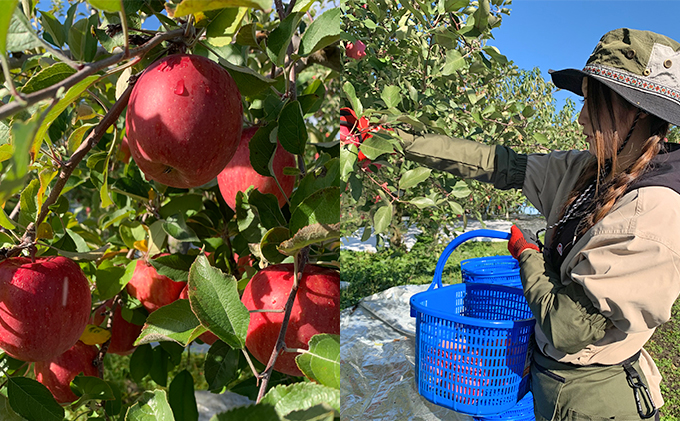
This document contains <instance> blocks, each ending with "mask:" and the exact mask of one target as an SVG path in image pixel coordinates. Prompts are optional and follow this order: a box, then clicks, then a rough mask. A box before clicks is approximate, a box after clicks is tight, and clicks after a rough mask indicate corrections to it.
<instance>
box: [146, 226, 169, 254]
mask: <svg viewBox="0 0 680 421" xmlns="http://www.w3.org/2000/svg"><path fill="white" fill-rule="evenodd" d="M163 225H164V221H156V222H154V223H153V224H151V226H150V227H149V256H155V255H157V254H159V253H160V252H161V250H163V244H164V243H165V239H166V238H167V237H168V235H167V234H166V232H165V229H164V227H163Z"/></svg>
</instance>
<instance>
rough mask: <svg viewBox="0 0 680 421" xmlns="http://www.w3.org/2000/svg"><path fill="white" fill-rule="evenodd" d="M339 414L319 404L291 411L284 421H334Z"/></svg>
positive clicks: (323, 404)
mask: <svg viewBox="0 0 680 421" xmlns="http://www.w3.org/2000/svg"><path fill="white" fill-rule="evenodd" d="M339 417H340V413H339V412H338V411H336V410H335V409H333V408H332V407H331V406H329V405H327V404H325V403H321V404H318V405H314V406H313V407H311V408H307V409H301V410H298V411H293V412H291V413H289V414H288V415H286V421H334V420H336V419H338V418H339Z"/></svg>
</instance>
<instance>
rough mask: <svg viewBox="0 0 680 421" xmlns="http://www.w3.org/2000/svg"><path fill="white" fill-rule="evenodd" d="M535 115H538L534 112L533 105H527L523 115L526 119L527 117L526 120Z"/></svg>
mask: <svg viewBox="0 0 680 421" xmlns="http://www.w3.org/2000/svg"><path fill="white" fill-rule="evenodd" d="M534 114H536V110H534V109H533V108H532V107H531V105H527V106H526V107H524V109H523V110H522V115H523V116H524V117H526V118H529V117H531V116H532V115H534Z"/></svg>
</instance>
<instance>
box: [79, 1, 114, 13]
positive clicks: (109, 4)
mask: <svg viewBox="0 0 680 421" xmlns="http://www.w3.org/2000/svg"><path fill="white" fill-rule="evenodd" d="M87 2H88V3H90V4H91V5H92V7H94V8H95V9H97V10H101V11H102V12H109V13H116V12H121V11H122V9H121V7H120V0H87Z"/></svg>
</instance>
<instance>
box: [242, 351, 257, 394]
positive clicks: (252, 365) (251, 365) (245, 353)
mask: <svg viewBox="0 0 680 421" xmlns="http://www.w3.org/2000/svg"><path fill="white" fill-rule="evenodd" d="M241 351H242V352H243V355H244V356H245V357H246V361H248V365H249V366H250V369H251V370H253V374H254V375H255V378H256V379H257V384H258V386H259V384H260V379H261V378H262V377H261V376H260V373H258V372H257V369H256V368H255V365H254V364H253V360H251V359H250V355H248V351H246V349H245V348H242V349H241Z"/></svg>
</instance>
